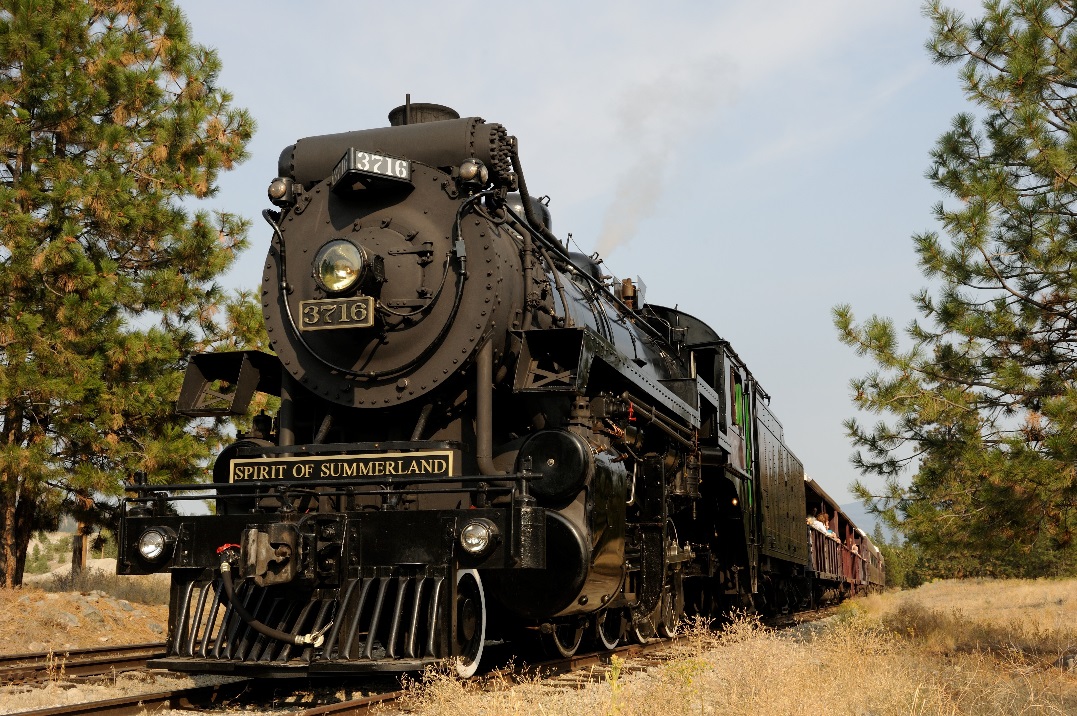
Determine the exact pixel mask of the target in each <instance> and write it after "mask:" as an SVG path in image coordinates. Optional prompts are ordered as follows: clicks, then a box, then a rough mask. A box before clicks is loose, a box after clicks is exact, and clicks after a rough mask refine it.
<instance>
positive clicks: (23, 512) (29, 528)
mask: <svg viewBox="0 0 1077 716" xmlns="http://www.w3.org/2000/svg"><path fill="white" fill-rule="evenodd" d="M36 518H37V500H35V499H33V498H32V497H31V496H30V495H28V494H23V495H22V499H20V500H19V504H18V505H16V506H15V585H16V586H20V585H22V579H23V575H24V574H25V571H26V551H27V549H28V548H29V547H30V538H31V537H33V536H34V525H35V524H36V522H37V519H36Z"/></svg>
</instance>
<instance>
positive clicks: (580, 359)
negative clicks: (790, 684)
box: [118, 102, 849, 676]
mask: <svg viewBox="0 0 1077 716" xmlns="http://www.w3.org/2000/svg"><path fill="white" fill-rule="evenodd" d="M390 122H391V126H389V127H384V128H377V129H367V130H361V131H354V132H347V133H342V134H333V135H325V136H316V137H308V138H304V139H300V140H299V141H298V142H296V143H295V144H293V145H291V146H289V147H287V148H285V150H284V151H283V153H282V154H281V157H280V162H279V167H278V176H277V177H276V178H275V179H273V181H272V183H271V184H270V186H269V191H268V193H269V200H270V202H271V203H272V204H273V205H274V206H275V209H273V210H268V209H267V210H266V211H265V212H264V213H263V215H264V217H265V218H266V220H267V221H268V223H269V224H270V226H271V228H272V241H271V245H270V248H269V253H268V256H267V258H266V262H265V270H264V274H263V280H262V287H261V300H262V307H263V312H264V316H265V322H266V328H267V331H268V335H269V337H270V341H271V346H272V349H273V351H275V355H271V354H269V353H264V352H258V351H239V352H227V353H207V354H201V355H195V356H193V357H192V358H191V359H190V362H189V366H188V368H187V373H186V375H185V379H184V383H183V388H182V392H181V395H180V399H179V401H178V410H179V411H180V412H181V413H183V414H185V415H188V416H191V417H192V418H216V417H221V416H240V415H245V414H247V412H248V408H249V405H250V403H251V399H252V396H253V395H254V393H255V392H256V391H258V392H262V393H266V394H269V395H271V396H276V397H279V410H277V411H276V414H275V415H267V414H265V413H262V414H259V415H258V416H255V418H254V419H253V423H252V428H251V430H250V431H249V432H248V433H246V434H242V435H240V436H238V438H237V440H236V441H235V443H234V444H232V445H230V446H228V447H227V448H225V449H224V451H223V452H221V454H220V455H219V457H218V458H217V459H216V462H215V464H214V465H213V470H212V473H213V481H212V483H206V484H203V483H199V484H187V485H170V486H160V485H134V486H132V487H131V490H132V493H131V494H130V495H129V497H128V498H127V499H126V500H125V501H124V504H123V509H122V517H121V522H120V529H119V554H120V558H119V560H118V571H119V572H120V573H121V574H147V573H153V572H165V571H167V572H170V573H171V580H172V581H171V597H170V605H169V608H170V616H169V630H168V645H167V647H168V648H167V651H168V654H167V656H166V657H164V658H162V659H159V660H158V661H156V662H155V665H157V666H164V667H167V668H170V669H173V670H179V671H200V672H217V673H244V674H251V675H262V676H277V675H314V674H330V673H342V672H344V673H347V672H361V671H375V670H389V671H399V670H411V669H417V668H421V667H423V666H424V665H426V664H430V663H434V662H449V663H451V664H453V666H454V668H455V669H456V670H457V671H458V672H459V673H460V674H461V675H463V676H468V675H471V674H473V673H475V670H476V669H477V668H478V666H479V663H480V661H481V659H482V656H483V651H484V645H486V644H488V643H490V642H491V641H507V642H510V643H517V640H524V639H535V640H538V641H541V642H543V643H544V644H545V645H546V647H547V648H549V649H550V650H552V651H553V652H554V653H556V654H561V655H570V654H572V653H574V652H575V651H576V650H577V649H579V648H580V647H581V644H584V643H589V644H595V645H599V646H602V647H607V648H609V647H612V646H613V645H615V644H617V643H618V642H619V641H621V640H622V639H626V638H634V639H637V640H644V641H645V640H648V639H652V638H656V637H659V636H665V635H670V634H672V633H673V632H674V631H675V630H676V628H677V623H678V621H679V620H680V619H681V618H682V617H683V616H684V615H685V614H686V613H693V614H703V615H709V616H717V615H720V614H722V613H724V612H726V611H727V610H728V609H730V608H731V607H735V606H754V607H757V608H761V609H765V610H770V611H776V610H787V609H795V608H797V607H799V606H801V605H804V604H807V603H810V602H811V601H813V600H816V599H819V598H822V597H823V596H824V595H825V594H827V593H832V592H834V591H835V590H839V591H840V590H841V589H848V588H849V580H848V579H847V578H846V577H843V576H842V575H841V574H838V573H825V574H824V573H822V572H820V571H819V570H817V569H814V568H813V564H814V562H813V560H812V558H811V551H812V542H811V540H809V539H808V538H807V536H806V532H805V530H806V525H805V514H806V511H807V510H808V509H809V508H810V505H809V503H808V500H809V497H810V496H809V495H806V492H805V481H804V472H803V468H802V466H801V464H800V462H799V461H798V460H797V459H796V457H795V456H794V455H793V454H792V452H791V451H790V450H789V449H788V447H787V446H786V445H785V442H784V441H783V435H782V427H781V425H780V423H779V422H778V421H777V419H776V418H775V417H774V415H773V414H772V413H771V411H770V408H769V407H768V403H769V396H768V395H767V394H766V392H765V391H764V390H763V389H762V387H760V385H759V383H758V382H757V381H756V380H755V378H754V377H753V376H752V374H751V373H750V372H749V371H748V369H747V368H746V366H745V365H744V363H743V362H742V361H741V360H740V358H739V357H738V356H737V354H736V353H735V352H734V351H733V350H732V348H731V347H730V345H729V344H728V343H727V342H726V341H724V340H723V339H722V338H720V337H719V336H718V334H717V333H715V331H714V330H712V329H711V328H710V327H708V326H707V325H706V324H704V323H703V322H702V321H700V320H698V319H696V318H694V317H692V316H691V315H689V314H687V313H684V312H682V311H679V310H677V309H672V308H666V307H662V306H658V305H654V304H649V303H645V302H644V300H643V296H642V295H641V291H640V290H639V286H637V284H636V283H634V282H633V281H631V280H628V279H626V280H623V281H618V280H616V279H613V278H612V277H610V276H607V275H605V274H604V273H603V267H602V266H601V265H600V262H599V260H598V259H597V257H595V256H587V255H584V254H581V253H575V252H571V251H569V250H568V249H567V247H566V245H565V244H563V243H562V242H561V241H559V240H558V239H557V238H556V237H555V236H554V235H553V234H552V233H551V230H550V225H551V216H550V213H549V209H548V207H547V205H546V202H544V201H541V200H537V199H535V198H534V197H532V196H531V195H530V194H529V193H528V190H527V185H526V182H525V179H524V173H523V169H522V166H521V162H520V157H519V153H518V150H517V141H516V139H515V138H514V137H512V136H510V135H509V134H508V133H507V131H506V130H505V128H504V127H503V126H501V125H499V124H494V123H487V122H485V121H484V120H482V119H479V118H474V117H472V118H460V117H459V115H458V114H457V113H456V112H454V111H453V110H451V109H448V108H446V107H442V106H439V105H431V104H411V103H410V102H409V103H408V104H407V105H404V106H402V107H398V108H397V109H395V110H394V111H393V112H392V113H391V114H390ZM200 490H201V491H203V492H198V491H200ZM206 490H209V491H210V494H209V497H208V499H210V500H211V501H212V502H213V504H214V505H215V511H214V514H201V515H190V514H181V512H182V511H178V510H176V509H175V507H174V505H175V503H176V502H177V501H181V500H185V499H187V500H190V499H206V497H207V495H206V493H205V492H204V491H206Z"/></svg>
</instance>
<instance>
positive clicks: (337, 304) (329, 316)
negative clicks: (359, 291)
mask: <svg viewBox="0 0 1077 716" xmlns="http://www.w3.org/2000/svg"><path fill="white" fill-rule="evenodd" d="M373 325H374V298H373V297H372V296H357V297H356V298H325V299H319V300H313V301H300V302H299V330H301V331H323V330H328V329H330V328H370V327H371V326H373Z"/></svg>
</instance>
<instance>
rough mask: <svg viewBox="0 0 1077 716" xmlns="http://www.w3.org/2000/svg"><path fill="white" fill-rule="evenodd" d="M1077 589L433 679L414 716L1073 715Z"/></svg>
mask: <svg viewBox="0 0 1077 716" xmlns="http://www.w3.org/2000/svg"><path fill="white" fill-rule="evenodd" d="M1075 655H1077V580H1065V581H1063V580H1055V581H1046V580H1041V581H1019V580H1007V581H983V580H978V581H960V582H936V583H932V584H928V585H925V586H923V587H921V588H919V589H917V590H914V591H908V592H897V593H890V594H886V595H881V596H873V597H870V598H865V599H858V600H853V601H850V602H847V603H846V604H844V605H842V607H841V608H840V610H839V613H838V615H837V616H836V617H833V618H831V619H829V620H827V621H826V622H825V623H822V624H806V625H803V626H801V627H799V628H797V629H792V630H783V631H781V632H775V631H771V630H769V629H766V628H764V627H762V626H761V625H760V624H759V623H758V621H756V620H754V619H751V618H741V619H739V620H737V621H736V623H735V624H734V625H733V626H732V628H730V629H728V630H727V631H726V632H724V633H722V634H714V633H711V632H710V631H708V630H706V629H702V628H698V627H697V628H694V629H690V630H689V632H688V638H686V639H684V640H682V641H681V642H678V644H677V645H676V647H675V650H674V653H673V654H671V655H670V657H669V658H668V659H667V660H666V661H665V662H664V663H663V664H661V665H660V666H652V667H650V668H648V669H647V670H646V671H636V670H633V669H631V668H630V667H631V662H629V663H627V664H625V663H620V662H618V663H615V664H613V665H612V667H610V668H607V669H605V670H604V671H603V672H601V673H598V674H596V675H595V676H596V679H595V680H594V681H593V682H592V683H588V684H584V685H580V686H565V685H564V684H557V683H556V682H555V683H554V684H553V685H550V684H546V683H542V682H540V681H530V682H525V683H522V684H515V685H508V684H494V685H493V686H494V687H495V688H492V689H482V688H480V687H479V686H476V685H474V684H464V683H461V682H459V681H456V680H455V679H452V678H450V677H447V676H443V675H437V674H429V675H428V676H427V677H426V678H425V679H424V680H422V681H420V682H417V683H416V684H414V685H413V686H412V688H411V698H410V699H409V709H410V710H412V711H413V712H415V713H418V714H425V715H431V716H433V715H436V716H442V715H444V716H448V715H449V714H458V713H475V714H490V715H493V714H548V715H550V716H553V715H559V714H565V715H566V716H567V715H569V714H579V713H588V714H611V715H617V716H633V715H635V714H657V715H662V716H666V715H669V716H673V715H674V714H678V715H679V714H701V715H706V714H723V715H724V714H768V715H769V714H813V715H814V716H821V715H823V714H825V715H826V716H839V715H843V714H850V715H857V716H885V715H889V714H894V715H898V714H901V715H905V714H948V715H949V714H976V715H980V714H1074V713H1077V668H1075V667H1074V666H1073V662H1074V657H1075Z"/></svg>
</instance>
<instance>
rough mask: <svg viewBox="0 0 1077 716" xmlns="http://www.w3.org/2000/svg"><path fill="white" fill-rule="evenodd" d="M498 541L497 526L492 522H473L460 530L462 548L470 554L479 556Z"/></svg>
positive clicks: (482, 520)
mask: <svg viewBox="0 0 1077 716" xmlns="http://www.w3.org/2000/svg"><path fill="white" fill-rule="evenodd" d="M496 540H497V526H496V525H494V523H493V522H491V521H490V520H484V519H479V520H472V521H470V522H468V523H467V524H466V525H464V529H462V530H460V546H461V547H463V548H464V551H465V552H467V553H469V554H474V555H479V554H482V553H483V552H485V551H487V550H488V549H490V547H491V546H492V545H493V544H494V542H495V541H496Z"/></svg>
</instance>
